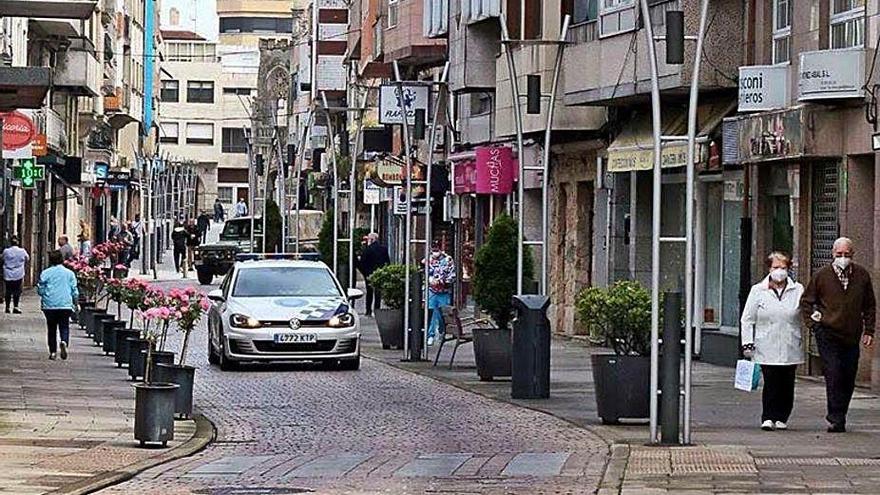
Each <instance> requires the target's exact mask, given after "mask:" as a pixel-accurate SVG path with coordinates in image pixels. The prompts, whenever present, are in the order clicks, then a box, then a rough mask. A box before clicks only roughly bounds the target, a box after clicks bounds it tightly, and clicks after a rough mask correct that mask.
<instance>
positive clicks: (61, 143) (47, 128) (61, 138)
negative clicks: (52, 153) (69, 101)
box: [34, 108, 67, 150]
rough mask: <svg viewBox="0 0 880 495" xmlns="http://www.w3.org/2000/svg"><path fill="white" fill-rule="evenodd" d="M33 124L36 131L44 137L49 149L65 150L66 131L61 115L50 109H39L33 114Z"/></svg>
mask: <svg viewBox="0 0 880 495" xmlns="http://www.w3.org/2000/svg"><path fill="white" fill-rule="evenodd" d="M34 124H35V126H36V128H37V131H38V132H39V133H40V134H43V135H45V136H46V144H47V145H49V147H51V148H54V149H57V150H64V149H65V148H67V130H66V129H65V126H64V119H63V118H61V114H59V113H58V112H56V111H55V110H52V109H51V108H41V109H40V110H36V111H35V112H34Z"/></svg>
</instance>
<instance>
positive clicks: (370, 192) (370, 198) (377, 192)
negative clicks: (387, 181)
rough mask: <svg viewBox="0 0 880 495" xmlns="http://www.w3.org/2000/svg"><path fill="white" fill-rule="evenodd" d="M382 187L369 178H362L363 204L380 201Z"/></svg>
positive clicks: (374, 203)
mask: <svg viewBox="0 0 880 495" xmlns="http://www.w3.org/2000/svg"><path fill="white" fill-rule="evenodd" d="M381 197H382V188H381V187H379V186H377V185H376V184H375V183H374V182H373V181H371V180H370V179H364V204H365V205H377V204H379V203H380V202H381Z"/></svg>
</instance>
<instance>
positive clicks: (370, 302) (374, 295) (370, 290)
mask: <svg viewBox="0 0 880 495" xmlns="http://www.w3.org/2000/svg"><path fill="white" fill-rule="evenodd" d="M374 301H375V305H374ZM381 306H382V296H381V295H380V294H379V290H378V289H376V288H374V287H373V284H370V283H368V284H367V314H368V315H369V314H373V309H379V308H380V307H381Z"/></svg>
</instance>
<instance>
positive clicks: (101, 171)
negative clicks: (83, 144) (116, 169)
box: [95, 162, 110, 181]
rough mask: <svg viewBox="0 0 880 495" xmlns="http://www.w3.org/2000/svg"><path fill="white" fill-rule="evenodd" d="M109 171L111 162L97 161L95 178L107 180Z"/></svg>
mask: <svg viewBox="0 0 880 495" xmlns="http://www.w3.org/2000/svg"><path fill="white" fill-rule="evenodd" d="M108 173H110V165H109V164H107V163H103V162H97V163H95V180H100V181H103V180H106V179H107V174H108Z"/></svg>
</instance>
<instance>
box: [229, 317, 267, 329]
mask: <svg viewBox="0 0 880 495" xmlns="http://www.w3.org/2000/svg"><path fill="white" fill-rule="evenodd" d="M229 323H230V324H231V325H232V326H234V327H238V328H260V327H261V326H262V325H261V324H260V320H258V319H256V318H254V317H253V316H245V315H240V314H234V315H232V316H230V317H229Z"/></svg>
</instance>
